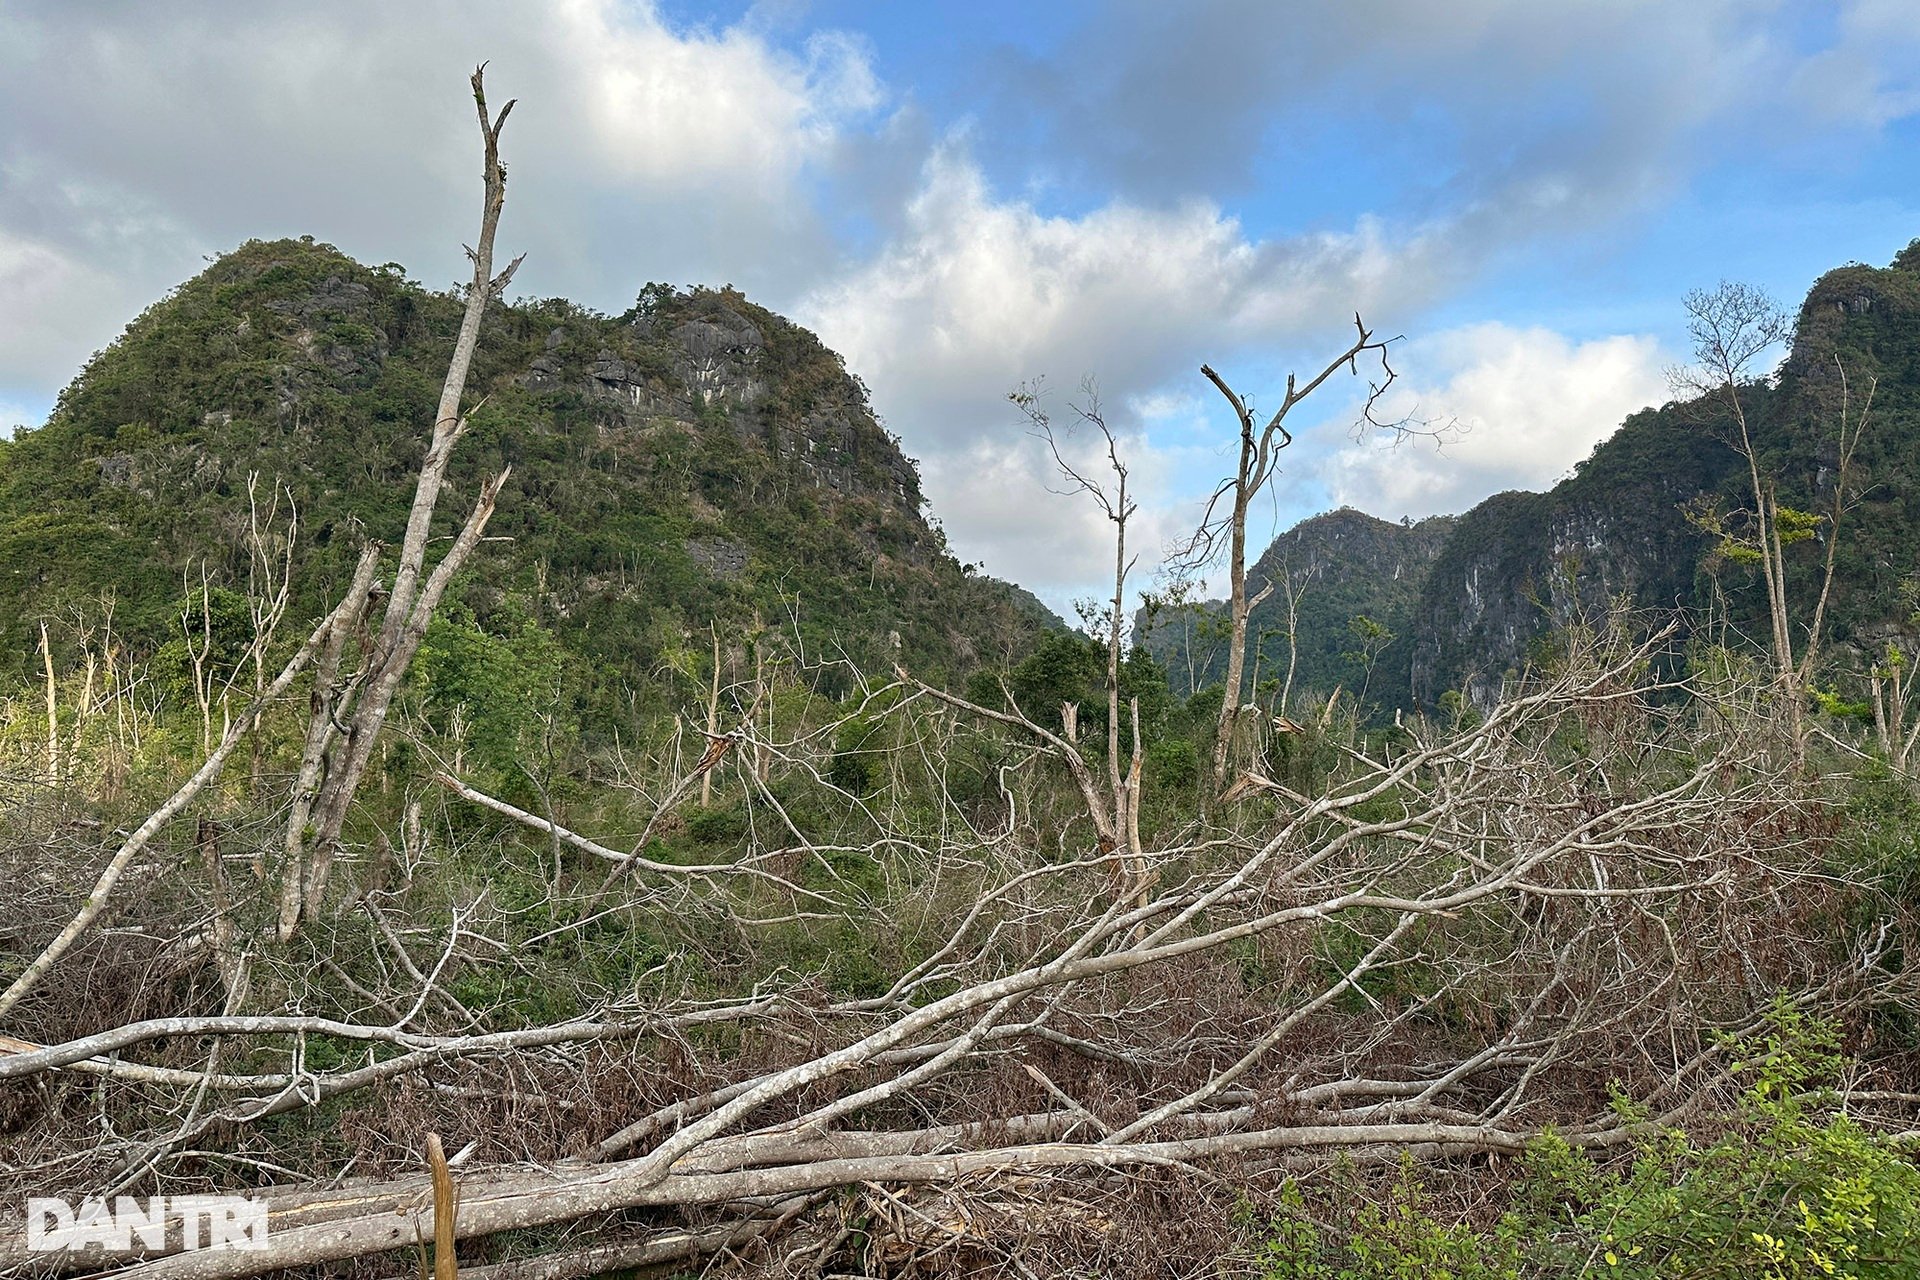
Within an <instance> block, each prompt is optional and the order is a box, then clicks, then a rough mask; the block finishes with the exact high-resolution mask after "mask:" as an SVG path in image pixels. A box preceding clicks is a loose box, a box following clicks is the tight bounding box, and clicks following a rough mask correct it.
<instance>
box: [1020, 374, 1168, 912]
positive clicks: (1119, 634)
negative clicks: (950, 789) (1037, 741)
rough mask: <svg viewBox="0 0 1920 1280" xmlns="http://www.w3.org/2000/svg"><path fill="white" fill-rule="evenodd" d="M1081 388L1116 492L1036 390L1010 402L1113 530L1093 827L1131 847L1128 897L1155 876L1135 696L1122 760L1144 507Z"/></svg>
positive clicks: (1083, 408) (1102, 419)
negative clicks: (1125, 670)
mask: <svg viewBox="0 0 1920 1280" xmlns="http://www.w3.org/2000/svg"><path fill="white" fill-rule="evenodd" d="M1082 390H1083V391H1084V393H1085V394H1084V397H1083V400H1082V402H1081V403H1079V404H1077V405H1075V406H1074V408H1073V412H1074V414H1075V416H1076V418H1077V420H1078V422H1079V424H1081V425H1084V426H1087V427H1090V428H1092V429H1093V430H1094V431H1095V432H1097V433H1098V434H1099V436H1100V440H1101V443H1102V444H1103V445H1104V450H1103V451H1104V452H1105V454H1106V464H1107V467H1108V469H1109V470H1111V471H1112V473H1113V480H1112V483H1111V488H1109V486H1108V484H1107V483H1106V482H1104V481H1101V480H1097V479H1095V478H1094V477H1093V476H1092V475H1090V474H1089V473H1088V471H1087V470H1086V469H1085V468H1084V467H1083V466H1082V465H1081V464H1079V463H1077V462H1076V461H1074V460H1073V459H1071V458H1069V457H1068V456H1067V455H1066V454H1064V453H1062V452H1061V437H1062V434H1063V433H1062V432H1061V431H1060V430H1058V429H1056V428H1055V426H1054V423H1053V420H1052V418H1051V417H1050V416H1049V414H1048V411H1047V408H1046V404H1045V402H1044V400H1043V398H1042V396H1041V393H1040V392H1039V391H1038V390H1035V389H1031V388H1027V389H1022V390H1019V391H1016V392H1014V393H1013V394H1012V396H1011V397H1010V398H1011V399H1012V401H1013V403H1014V404H1016V405H1018V406H1019V407H1020V409H1021V411H1022V412H1023V413H1025V414H1026V416H1027V421H1028V423H1029V424H1030V425H1031V428H1032V432H1033V434H1034V435H1035V436H1037V437H1039V439H1040V440H1041V441H1042V442H1044V443H1045V444H1046V446H1047V452H1048V453H1049V454H1050V455H1051V456H1052V458H1053V464H1054V466H1055V468H1057V469H1058V471H1059V472H1060V475H1061V476H1062V477H1063V478H1064V479H1065V480H1066V482H1067V485H1068V489H1067V492H1069V493H1071V494H1074V495H1084V496H1085V497H1086V498H1088V499H1089V500H1090V501H1091V502H1092V503H1093V504H1094V506H1096V507H1097V508H1099V510H1100V513H1101V515H1103V516H1105V517H1106V519H1107V521H1108V523H1110V524H1111V525H1113V595H1112V597H1111V598H1110V599H1109V600H1108V602H1107V606H1106V609H1105V611H1104V612H1105V615H1106V616H1105V617H1104V618H1103V619H1098V620H1099V621H1104V623H1105V624H1106V627H1105V630H1106V645H1105V647H1106V667H1107V671H1106V693H1107V792H1108V795H1109V797H1110V798H1111V806H1112V807H1111V815H1112V816H1111V818H1110V819H1109V820H1108V821H1107V822H1106V823H1104V824H1102V823H1099V822H1096V824H1095V829H1096V830H1097V831H1099V832H1100V846H1101V851H1102V852H1110V851H1112V850H1114V849H1124V850H1126V862H1125V879H1126V889H1125V892H1128V893H1144V892H1146V890H1147V889H1148V888H1149V887H1150V885H1149V882H1148V881H1149V875H1150V872H1149V869H1148V865H1147V860H1146V855H1145V853H1144V851H1143V850H1142V849H1141V847H1140V771H1141V764H1142V760H1143V758H1144V756H1143V748H1142V744H1141V742H1140V703H1139V700H1138V699H1137V698H1136V699H1134V700H1133V702H1132V704H1131V707H1130V714H1131V718H1132V737H1131V738H1130V742H1131V744H1132V753H1131V755H1130V757H1129V758H1128V760H1127V763H1126V764H1125V765H1124V766H1123V765H1122V764H1121V755H1120V653H1121V648H1122V642H1123V640H1124V626H1125V619H1126V612H1125V608H1126V592H1127V576H1128V574H1130V573H1131V572H1132V571H1133V567H1134V564H1135V563H1136V561H1137V560H1138V559H1139V557H1138V555H1137V553H1136V554H1134V555H1132V556H1129V554H1128V552H1127V522H1128V521H1129V520H1131V519H1132V518H1133V516H1134V514H1135V513H1136V512H1137V511H1138V510H1139V504H1138V502H1137V501H1136V500H1135V499H1133V498H1131V497H1129V496H1128V493H1127V464H1126V463H1125V461H1123V460H1122V459H1121V457H1120V442H1119V440H1118V439H1117V438H1116V437H1115V436H1114V433H1113V429H1112V428H1111V427H1109V426H1108V425H1107V420H1106V416H1105V414H1104V413H1103V412H1102V410H1101V408H1100V397H1099V393H1098V390H1097V388H1095V387H1094V385H1093V384H1092V382H1090V381H1089V382H1088V383H1086V384H1085V385H1084V387H1083V388H1082ZM1075 721H1076V716H1075V714H1074V712H1073V711H1072V710H1067V711H1065V713H1064V717H1063V723H1064V725H1065V728H1066V733H1067V739H1068V742H1069V744H1071V745H1073V746H1074V748H1075V752H1076V754H1077V752H1078V746H1077V744H1076V743H1074V741H1073V740H1074V737H1075V732H1074V724H1075Z"/></svg>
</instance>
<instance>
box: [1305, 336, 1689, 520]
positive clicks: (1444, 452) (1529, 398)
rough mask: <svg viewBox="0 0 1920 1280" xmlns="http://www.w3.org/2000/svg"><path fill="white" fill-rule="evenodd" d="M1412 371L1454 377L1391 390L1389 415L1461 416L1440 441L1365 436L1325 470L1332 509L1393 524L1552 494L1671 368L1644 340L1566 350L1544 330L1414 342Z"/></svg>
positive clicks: (1658, 397) (1658, 396)
mask: <svg viewBox="0 0 1920 1280" xmlns="http://www.w3.org/2000/svg"><path fill="white" fill-rule="evenodd" d="M1401 362H1402V363H1403V364H1405V365H1407V366H1408V367H1420V368H1425V369H1434V368H1438V369H1448V368H1450V369H1452V370H1453V373H1452V374H1451V376H1448V377H1447V378H1446V380H1445V381H1444V382H1441V383H1439V384H1437V385H1432V384H1429V385H1426V386H1406V387H1404V388H1402V389H1396V391H1395V392H1393V393H1392V396H1391V403H1387V404H1383V405H1382V408H1381V416H1383V417H1392V416H1397V415H1400V414H1406V413H1416V414H1418V415H1419V416H1420V417H1422V418H1440V419H1457V420H1458V423H1459V425H1460V427H1461V430H1460V431H1459V432H1458V433H1454V434H1452V435H1451V436H1450V437H1449V438H1447V439H1446V440H1445V441H1444V442H1442V443H1439V444H1436V442H1434V441H1432V440H1425V439H1417V438H1416V439H1408V440H1404V441H1402V442H1400V443H1399V444H1397V445H1392V444H1388V443H1386V442H1384V441H1382V440H1379V439H1365V440H1361V441H1357V442H1354V443H1351V444H1349V445H1347V446H1346V447H1344V448H1342V449H1340V450H1339V451H1338V452H1336V453H1334V454H1333V455H1332V456H1331V457H1330V458H1328V459H1326V460H1325V461H1324V462H1322V463H1321V464H1320V465H1319V467H1318V476H1319V479H1320V480H1321V482H1322V483H1323V484H1324V485H1325V486H1326V487H1327V489H1328V490H1329V491H1330V492H1331V494H1332V496H1333V499H1334V501H1336V502H1338V503H1341V504H1346V505H1351V506H1355V507H1359V508H1360V509H1361V510H1363V511H1367V512H1370V513H1372V514H1374V515H1378V516H1383V517H1388V518H1393V517H1398V516H1403V515H1411V516H1416V517H1417V516H1427V515H1433V514H1436V513H1441V512H1456V513H1457V512H1460V511H1464V510H1465V509H1466V508H1468V507H1470V506H1472V505H1473V504H1474V503H1476V502H1478V501H1479V500H1480V499H1482V498H1484V497H1486V496H1487V495H1489V494H1492V493H1497V492H1500V491H1501V490H1504V489H1544V488H1547V487H1549V486H1551V485H1552V484H1553V483H1554V482H1555V481H1556V480H1558V479H1559V478H1560V477H1561V476H1562V475H1564V474H1565V473H1566V472H1567V471H1568V469H1569V468H1571V467H1572V466H1573V465H1574V464H1575V463H1577V462H1580V461H1582V460H1583V459H1585V458H1586V457H1587V455H1588V454H1590V453H1591V452H1592V451H1593V447H1594V445H1596V444H1598V443H1599V442H1600V441H1602V440H1604V439H1606V438H1607V437H1608V436H1609V435H1611V434H1612V433H1613V431H1614V429H1615V428H1616V427H1618V426H1619V425H1620V423H1621V421H1622V420H1623V419H1624V418H1625V417H1626V416H1627V415H1628V414H1630V413H1633V412H1634V411H1636V410H1638V409H1642V408H1645V407H1646V406H1648V405H1649V404H1658V403H1660V402H1662V401H1663V400H1665V399H1666V398H1667V388H1666V377H1665V374H1664V372H1663V370H1664V369H1665V367H1666V365H1667V364H1668V363H1670V361H1668V360H1666V359H1664V358H1663V356H1662V353H1661V350H1660V347H1659V344H1658V343H1657V342H1655V341H1654V340H1653V339H1652V338H1648V337H1645V336H1640V335H1619V336H1615V337H1608V338H1598V339H1594V340H1593V341H1590V342H1581V343H1574V342H1570V341H1569V340H1568V339H1567V338H1565V337H1564V336H1562V335H1561V334H1558V333H1554V332H1552V331H1551V330H1547V329H1538V328H1533V329H1516V328H1511V327H1509V326H1507V325H1504V324H1481V325H1473V326H1470V327H1468V328H1464V329H1457V330H1453V331H1450V332H1448V333H1445V334H1439V335H1435V336H1434V337H1432V338H1429V339H1426V340H1423V341H1420V342H1417V343H1415V344H1411V345H1410V347H1409V349H1408V351H1407V352H1405V353H1403V355H1402V357H1401Z"/></svg>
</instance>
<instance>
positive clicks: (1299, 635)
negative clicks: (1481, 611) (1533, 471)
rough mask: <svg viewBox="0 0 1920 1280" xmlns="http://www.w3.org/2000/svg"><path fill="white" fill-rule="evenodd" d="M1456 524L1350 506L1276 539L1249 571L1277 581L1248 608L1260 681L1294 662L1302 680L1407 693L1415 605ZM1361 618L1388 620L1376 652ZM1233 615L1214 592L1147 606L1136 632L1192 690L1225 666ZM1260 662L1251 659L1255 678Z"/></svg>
mask: <svg viewBox="0 0 1920 1280" xmlns="http://www.w3.org/2000/svg"><path fill="white" fill-rule="evenodd" d="M1453 524H1454V522H1453V519H1452V518H1451V517H1447V516H1442V517H1439V518H1436V519H1432V520H1422V521H1419V522H1418V523H1405V524H1395V523H1392V522H1390V521H1386V520H1379V519H1376V518H1374V517H1373V516H1370V515H1367V514H1366V513H1364V512H1361V511H1355V510H1353V509H1352V508H1351V507H1346V508H1342V509H1341V510H1338V511H1331V512H1328V513H1326V514H1325V515H1319V516H1315V517H1314V518H1313V519H1311V520H1306V521H1303V522H1302V523H1300V524H1298V525H1296V526H1294V527H1293V528H1292V529H1289V530H1288V531H1287V532H1285V533H1283V534H1281V535H1280V536H1279V537H1278V538H1276V539H1274V541H1273V543H1272V545H1271V546H1269V547H1268V548H1267V550H1266V552H1265V553H1264V554H1263V555H1262V556H1261V557H1260V559H1259V560H1258V561H1256V562H1255V564H1254V565H1253V566H1252V567H1251V568H1250V569H1249V570H1248V571H1247V589H1248V594H1249V595H1257V594H1258V593H1259V592H1260V591H1261V590H1262V589H1263V588H1264V587H1266V586H1267V585H1268V584H1272V586H1273V591H1272V593H1271V594H1270V595H1268V597H1267V598H1266V599H1265V600H1264V601H1262V602H1261V603H1260V604H1258V605H1256V606H1255V607H1254V609H1253V611H1252V613H1251V614H1250V615H1249V617H1248V624H1247V629H1248V636H1249V638H1250V640H1251V641H1252V651H1253V653H1254V654H1255V655H1257V657H1258V663H1257V668H1258V669H1257V679H1258V681H1259V682H1262V683H1264V682H1267V681H1269V680H1277V681H1280V682H1281V683H1283V684H1284V682H1285V680H1286V677H1287V671H1288V668H1289V664H1290V663H1291V666H1292V669H1293V680H1294V688H1295V689H1297V690H1301V691H1308V690H1312V691H1317V692H1319V693H1321V694H1326V693H1330V692H1332V691H1333V689H1334V688H1335V687H1336V686H1337V687H1341V688H1344V689H1347V690H1349V691H1357V690H1358V689H1360V688H1361V687H1362V685H1365V686H1366V687H1367V689H1368V694H1369V698H1370V700H1371V698H1372V696H1373V695H1374V694H1375V693H1376V692H1377V693H1379V694H1380V696H1381V697H1383V698H1384V699H1386V700H1387V701H1388V702H1389V703H1394V702H1397V701H1399V700H1401V698H1403V696H1404V694H1403V692H1402V691H1404V689H1405V688H1406V685H1407V680H1408V669H1409V661H1410V654H1411V644H1410V642H1409V639H1408V633H1409V627H1410V623H1411V620H1412V610H1413V606H1414V603H1415V601H1417V600H1418V598H1419V595H1420V591H1421V587H1422V584H1423V583H1424V582H1425V581H1426V579H1427V576H1428V574H1429V572H1430V571H1431V569H1432V566H1433V563H1434V560H1435V558H1436V557H1437V556H1438V555H1439V554H1440V552H1441V550H1442V549H1443V548H1444V547H1445V545H1446V543H1447V539H1448V535H1449V533H1450V532H1451V530H1452V528H1453ZM1290 596H1291V598H1292V602H1293V603H1292V605H1291V607H1290V606H1289V597H1290ZM1356 619H1366V620H1368V621H1371V622H1373V623H1376V624H1378V625H1379V626H1381V627H1383V628H1385V630H1386V632H1387V633H1388V634H1387V636H1385V637H1384V638H1377V639H1376V641H1375V647H1376V648H1377V652H1374V653H1371V654H1367V653H1365V650H1366V649H1367V647H1368V646H1367V645H1365V644H1363V643H1362V639H1361V637H1360V635H1359V634H1357V632H1356V630H1355V620H1356ZM1226 625H1227V619H1226V604H1225V602H1224V601H1218V600H1214V601H1207V602H1205V603H1202V604H1199V605H1195V606H1189V607H1186V608H1180V609H1167V610H1162V611H1160V612H1158V613H1155V614H1152V615H1147V614H1142V615H1141V616H1140V617H1139V618H1138V619H1137V620H1136V626H1135V633H1134V634H1135V639H1136V641H1138V642H1141V643H1144V644H1146V646H1147V647H1148V649H1149V651H1150V652H1152V653H1153V654H1154V656H1155V657H1156V658H1158V659H1159V660H1160V661H1161V662H1162V663H1163V664H1165V665H1166V666H1167V668H1168V670H1169V672H1170V673H1171V678H1172V680H1173V683H1174V688H1175V691H1176V692H1178V693H1181V694H1183V695H1185V694H1188V693H1191V692H1192V691H1193V690H1194V689H1196V688H1199V687H1201V686H1204V685H1206V684H1208V683H1212V682H1216V681H1218V680H1219V679H1220V678H1221V677H1222V675H1223V674H1224V673H1225V670H1226V648H1225V634H1224V633H1225V628H1226ZM1255 665H1256V664H1254V663H1253V662H1252V661H1251V660H1250V662H1249V679H1250V680H1252V679H1254V678H1255V677H1256V672H1255V670H1254V668H1255ZM1369 666H1371V671H1370V672H1369V670H1368V667H1369ZM1247 692H1248V693H1252V692H1253V691H1252V689H1251V688H1250V689H1249V690H1248V691H1247Z"/></svg>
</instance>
